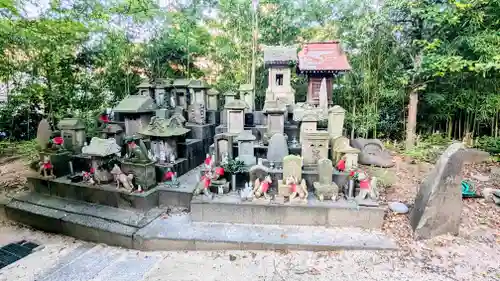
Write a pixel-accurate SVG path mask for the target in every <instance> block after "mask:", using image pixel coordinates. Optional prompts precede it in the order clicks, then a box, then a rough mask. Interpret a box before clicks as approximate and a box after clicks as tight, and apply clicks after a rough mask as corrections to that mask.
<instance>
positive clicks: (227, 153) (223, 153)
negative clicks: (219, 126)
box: [214, 133, 253, 165]
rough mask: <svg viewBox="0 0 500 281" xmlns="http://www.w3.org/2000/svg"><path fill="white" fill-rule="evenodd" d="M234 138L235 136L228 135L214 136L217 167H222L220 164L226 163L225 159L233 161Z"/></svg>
mask: <svg viewBox="0 0 500 281" xmlns="http://www.w3.org/2000/svg"><path fill="white" fill-rule="evenodd" d="M233 138H234V137H233V135H231V134H228V133H222V134H217V135H215V136H214V151H215V164H216V165H220V163H221V162H223V161H224V158H228V159H233ZM252 155H253V154H252Z"/></svg>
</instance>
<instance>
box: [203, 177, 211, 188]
mask: <svg viewBox="0 0 500 281" xmlns="http://www.w3.org/2000/svg"><path fill="white" fill-rule="evenodd" d="M201 180H202V181H204V182H203V187H204V188H205V189H207V188H208V187H209V186H210V183H211V180H210V178H209V177H207V176H203V177H202V178H201Z"/></svg>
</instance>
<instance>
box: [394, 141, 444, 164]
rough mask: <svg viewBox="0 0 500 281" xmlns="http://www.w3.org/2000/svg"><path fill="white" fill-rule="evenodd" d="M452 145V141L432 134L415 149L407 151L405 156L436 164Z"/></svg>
mask: <svg viewBox="0 0 500 281" xmlns="http://www.w3.org/2000/svg"><path fill="white" fill-rule="evenodd" d="M451 143H452V140H450V139H448V138H446V137H445V136H443V135H441V134H432V135H429V136H428V137H426V138H424V139H423V140H422V141H419V142H418V143H417V145H416V146H415V147H414V148H413V149H411V150H407V151H405V152H404V154H405V155H407V156H410V157H412V158H414V159H416V160H419V161H424V162H429V163H434V162H435V161H436V160H437V159H438V157H439V156H440V155H441V154H442V153H443V152H444V150H445V149H446V147H448V145H450V144H451Z"/></svg>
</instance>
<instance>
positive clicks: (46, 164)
mask: <svg viewBox="0 0 500 281" xmlns="http://www.w3.org/2000/svg"><path fill="white" fill-rule="evenodd" d="M43 168H44V169H52V164H51V163H50V162H48V163H43Z"/></svg>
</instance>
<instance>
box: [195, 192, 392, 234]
mask: <svg viewBox="0 0 500 281" xmlns="http://www.w3.org/2000/svg"><path fill="white" fill-rule="evenodd" d="M384 213H385V211H384V209H383V208H379V207H362V206H358V205H357V204H356V203H355V202H347V201H345V200H339V201H337V202H332V201H324V202H320V201H319V200H317V199H316V198H315V197H314V195H312V194H310V195H309V198H308V202H307V203H306V204H299V203H288V204H285V205H283V204H277V203H275V201H274V200H273V201H271V202H270V203H263V202H259V201H257V200H254V201H251V202H248V201H242V200H241V198H239V197H237V196H223V197H217V196H216V197H214V198H213V199H212V200H201V199H200V198H199V197H196V198H193V200H192V201H191V218H192V220H193V221H195V222H207V223H208V222H217V223H240V224H277V225H309V226H326V227H361V228H370V229H380V228H381V227H382V223H383V220H384Z"/></svg>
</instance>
